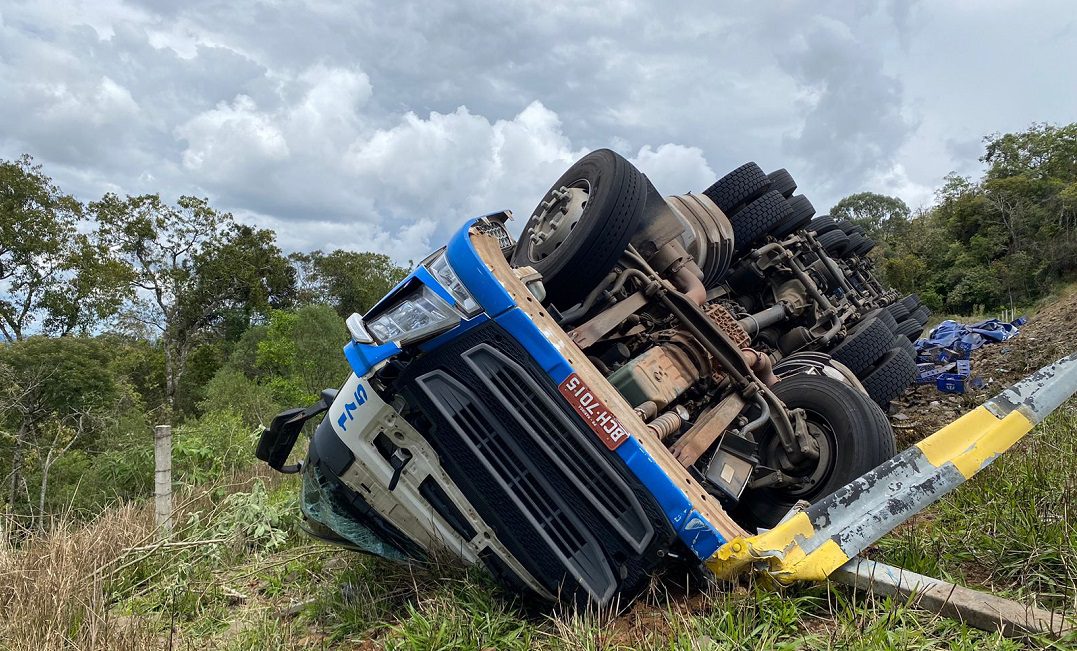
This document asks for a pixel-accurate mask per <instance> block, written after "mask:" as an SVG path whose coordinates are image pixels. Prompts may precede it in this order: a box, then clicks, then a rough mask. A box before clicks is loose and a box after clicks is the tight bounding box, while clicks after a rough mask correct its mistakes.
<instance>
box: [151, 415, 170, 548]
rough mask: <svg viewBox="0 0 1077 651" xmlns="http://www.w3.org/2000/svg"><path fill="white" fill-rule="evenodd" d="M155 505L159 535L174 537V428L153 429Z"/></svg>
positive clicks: (160, 427) (163, 537)
mask: <svg viewBox="0 0 1077 651" xmlns="http://www.w3.org/2000/svg"><path fill="white" fill-rule="evenodd" d="M153 462H154V472H153V503H154V511H155V514H156V516H157V535H158V537H160V538H161V539H165V540H167V539H168V538H171V537H172V426H171V425H158V426H157V427H154V428H153Z"/></svg>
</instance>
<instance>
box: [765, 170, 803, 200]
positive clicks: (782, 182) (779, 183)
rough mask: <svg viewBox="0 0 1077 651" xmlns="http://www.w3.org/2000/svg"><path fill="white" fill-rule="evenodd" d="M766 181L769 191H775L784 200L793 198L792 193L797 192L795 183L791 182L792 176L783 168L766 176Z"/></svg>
mask: <svg viewBox="0 0 1077 651" xmlns="http://www.w3.org/2000/svg"><path fill="white" fill-rule="evenodd" d="M767 179H769V180H770V189H771V190H775V191H777V192H778V194H780V195H782V196H783V197H785V198H786V199H788V198H789V197H791V196H793V193H794V192H796V191H797V183H796V181H794V180H793V175H792V174H790V173H789V172H788V171H786V169H785V168H784V167H783V168H782V169H780V170H774V171H773V172H771V173H770V174H767Z"/></svg>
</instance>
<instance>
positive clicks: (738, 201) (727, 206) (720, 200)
mask: <svg viewBox="0 0 1077 651" xmlns="http://www.w3.org/2000/svg"><path fill="white" fill-rule="evenodd" d="M769 189H770V180H769V179H768V178H767V175H766V174H764V173H763V170H761V169H760V168H759V166H758V165H756V164H755V163H745V164H743V165H741V166H740V167H738V168H737V169H735V170H733V171H732V172H730V173H729V174H726V175H725V176H723V177H722V178H720V179H718V180H717V181H715V182H714V183H713V184H712V185H711V186H710V187H709V188H707V189H706V190H704V191H703V194H705V195H707V196H708V197H710V199H711V201H713V202H714V203H715V204H717V206H718V207H719V208H721V209H722V212H724V213H725V214H726V216H729V215H730V214H732V213H733V212H735V211H736V210H737V209H738V208H740V207H742V206H743V205H744V204H746V203H748V202H749V201H751V200H753V199H755V198H757V197H759V195H761V194H763V193H764V192H766V191H767V190H769Z"/></svg>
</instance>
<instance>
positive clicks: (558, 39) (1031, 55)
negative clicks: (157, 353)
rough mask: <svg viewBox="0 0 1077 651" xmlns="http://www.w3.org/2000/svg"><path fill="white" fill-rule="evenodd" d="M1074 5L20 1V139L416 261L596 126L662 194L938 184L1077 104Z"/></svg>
mask: <svg viewBox="0 0 1077 651" xmlns="http://www.w3.org/2000/svg"><path fill="white" fill-rule="evenodd" d="M1068 9H1069V6H1068V4H1067V3H1065V2H1064V0H1049V1H1048V2H1045V3H1041V5H1037V6H1036V7H1034V8H1032V7H1027V6H1026V7H1020V6H1018V5H1015V4H1011V3H992V4H990V5H983V4H982V3H979V4H960V3H959V4H956V5H938V4H926V3H917V4H915V6H910V5H909V4H908V3H906V2H903V1H900V0H892V1H890V2H887V3H884V4H883V5H880V6H875V5H871V6H867V5H820V4H819V3H814V2H808V1H807V0H789V1H788V2H782V3H777V4H768V3H763V4H760V3H752V2H747V1H743V2H733V3H722V4H720V5H715V4H713V3H706V2H701V1H699V0H690V1H689V2H686V3H677V4H673V5H670V4H668V3H665V4H663V3H653V2H643V1H642V0H611V1H609V2H606V3H603V4H601V5H589V6H588V7H587V8H586V9H581V8H580V7H579V6H578V3H577V4H571V3H552V4H551V3H548V2H539V1H538V0H533V1H528V0H522V1H520V2H510V3H505V2H500V1H498V0H464V1H463V2H458V3H423V4H417V3H413V2H399V3H375V2H374V1H373V0H355V1H354V2H347V3H343V2H340V3H337V2H328V1H318V2H313V3H306V4H295V3H283V4H281V3H276V4H268V5H267V4H264V3H255V2H252V1H251V0H236V2H232V3H226V4H220V3H213V2H208V1H206V0H190V1H189V2H185V3H165V2H158V1H154V0H145V1H136V0H100V1H98V0H76V1H74V2H63V1H61V0H38V1H36V2H28V1H25V0H22V1H20V0H14V1H13V2H8V3H5V4H4V6H3V8H2V9H0V97H3V98H4V101H3V102H0V157H4V158H11V157H14V156H18V155H19V154H21V153H23V152H29V153H31V154H33V155H35V156H36V157H37V159H38V160H39V162H42V163H43V164H44V165H45V167H46V171H47V172H49V173H50V174H52V175H53V176H54V177H55V178H56V180H57V181H58V182H59V183H60V184H61V186H62V187H64V188H65V189H67V190H68V191H70V192H74V193H76V194H77V195H79V196H80V197H82V198H83V199H86V200H92V199H95V198H97V197H98V196H100V194H101V193H102V192H104V191H118V192H129V193H141V192H160V193H162V194H163V195H164V196H166V197H169V198H175V197H177V196H179V195H181V194H198V195H208V196H209V197H210V198H211V200H212V201H213V202H214V204H215V205H218V206H220V207H222V208H224V209H228V210H232V211H233V212H235V213H236V214H237V215H240V216H241V217H242V218H243V219H244V220H248V221H252V222H255V223H258V224H261V225H265V226H270V227H273V228H274V229H275V230H277V232H278V234H279V237H280V240H281V242H282V243H284V244H285V245H286V246H288V247H292V248H332V247H336V246H344V247H349V248H374V249H377V250H384V251H386V252H389V253H390V254H391V255H393V256H394V257H396V258H397V259H399V260H402V261H403V260H406V259H408V258H417V257H419V256H421V255H422V254H423V253H424V252H425V251H426V249H428V248H430V247H431V246H432V245H436V244H438V243H439V241H440V240H441V239H443V238H444V237H445V235H446V234H447V232H448V231H449V230H451V229H453V228H455V226H456V225H457V224H459V223H460V222H461V221H462V220H463V219H465V218H467V217H470V216H473V215H477V214H482V213H485V212H489V211H493V210H499V209H504V208H508V209H512V210H513V211H514V212H515V213H516V214H517V215H518V216H519V217H520V219H518V220H517V222H516V227H517V228H520V227H521V226H522V222H523V220H524V219H525V218H526V217H527V215H528V214H529V211H530V210H532V208H533V207H534V206H535V204H536V203H537V201H538V199H539V198H540V196H541V194H542V193H543V192H544V191H545V190H546V188H547V187H548V185H549V184H550V183H552V182H553V181H554V180H555V179H556V178H557V177H558V176H559V175H560V174H561V172H562V171H563V170H564V169H565V167H567V166H568V165H569V164H571V162H572V161H574V160H575V159H577V158H578V157H580V156H581V155H583V154H584V153H585V152H586V151H588V150H591V149H595V148H598V147H612V148H614V149H616V150H617V151H619V152H621V153H622V154H624V155H626V156H628V157H630V159H632V160H633V161H634V162H635V163H636V164H637V165H638V166H639V167H640V168H641V169H642V170H643V171H644V172H646V173H647V174H648V175H649V176H650V177H651V178H652V180H653V181H654V183H655V184H656V186H657V187H658V189H659V191H661V192H662V193H663V194H674V193H681V192H685V191H690V190H691V191H700V190H702V189H703V188H705V187H706V186H707V185H709V184H710V183H711V182H713V180H714V179H715V178H717V177H718V176H721V175H722V174H723V173H725V172H726V171H728V170H730V169H732V168H734V167H736V166H737V165H739V164H741V163H743V162H745V161H747V160H755V161H757V162H759V163H760V165H762V166H763V167H764V168H766V169H774V168H777V167H787V168H788V169H789V170H790V172H791V173H792V174H793V175H794V176H795V177H796V179H797V181H798V184H799V185H800V188H801V191H802V192H804V193H805V194H807V195H808V196H809V198H810V199H811V200H812V201H813V203H814V204H815V205H816V206H817V207H818V208H819V209H820V212H823V211H824V210H826V208H827V207H828V206H830V205H832V204H833V202H834V201H836V200H837V199H838V198H839V197H841V196H842V195H845V194H849V193H852V192H857V191H863V190H876V191H885V192H892V193H897V194H899V195H901V196H902V197H903V198H905V200H906V201H907V202H908V203H910V205H913V206H915V205H918V204H920V203H922V202H923V201H924V200H925V199H924V198H925V197H927V198H930V196H931V189H932V188H933V187H934V184H936V183H937V182H938V179H941V178H942V176H943V175H945V174H946V173H947V172H948V171H950V170H951V169H959V170H962V171H964V170H969V171H973V170H975V168H976V164H975V161H971V162H970V161H968V160H967V159H968V157H969V155H970V154H969V152H973V154H972V155H975V150H976V143H977V142H978V140H979V137H980V136H982V135H983V134H985V133H990V132H993V131H1007V130H1015V129H1021V128H1023V127H1025V126H1027V125H1028V123H1030V122H1033V121H1036V120H1072V119H1073V117H1072V107H1073V106H1074V105H1075V104H1077V71H1075V70H1074V69H1073V67H1072V66H1069V67H1067V66H1058V65H1054V64H1055V63H1057V62H1058V61H1065V60H1070V59H1073V58H1077V40H1074V39H1072V38H1066V36H1067V34H1068V32H1067V31H1066V30H1067V29H1070V30H1072V27H1069V26H1067V25H1066V24H1061V23H1060V22H1059V20H1058V17H1059V16H1063V15H1067V11H1068ZM999 42H1006V43H1007V44H1008V45H1007V47H1006V48H1001V49H1000V48H998V47H997V43H999ZM1012 52H1022V57H1013V56H1012ZM1033 100H1034V101H1033Z"/></svg>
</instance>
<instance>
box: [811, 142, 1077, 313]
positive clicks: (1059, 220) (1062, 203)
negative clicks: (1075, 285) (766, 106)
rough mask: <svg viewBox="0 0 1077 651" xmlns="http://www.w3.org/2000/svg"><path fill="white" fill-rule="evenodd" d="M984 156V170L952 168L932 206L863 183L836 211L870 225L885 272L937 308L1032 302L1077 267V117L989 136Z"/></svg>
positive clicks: (950, 309) (893, 282) (988, 307)
mask: <svg viewBox="0 0 1077 651" xmlns="http://www.w3.org/2000/svg"><path fill="white" fill-rule="evenodd" d="M980 160H981V161H982V162H983V163H984V164H985V166H986V171H985V173H984V175H983V176H982V178H980V179H979V180H973V179H970V178H965V177H961V176H958V175H956V174H951V175H949V176H947V177H946V179H945V183H944V184H943V186H942V187H941V188H939V190H938V191H937V192H936V193H935V203H934V205H933V206H932V207H931V208H928V209H926V210H921V211H917V212H916V213H912V212H911V211H910V210H909V207H908V206H906V205H905V203H904V202H902V201H901V200H900V199H896V198H893V197H886V196H882V195H878V194H873V193H861V194H854V195H852V196H849V197H846V198H845V199H842V200H841V201H840V202H838V204H837V205H835V206H834V208H832V209H831V214H832V215H837V216H840V217H845V218H847V219H851V220H853V221H856V222H857V223H860V224H861V225H863V226H864V227H865V228H866V229H868V230H869V231H870V232H871V234H872V236H873V237H874V238H875V239H876V240H877V241H878V242H881V243H882V246H879V247H877V248H876V249H875V251H873V252H872V255H873V256H874V257H876V260H877V261H878V264H879V266H880V268H881V269H882V272H883V274H884V276H885V278H886V280H887V282H889V283H890V284H891V285H893V286H895V287H897V288H898V289H900V290H901V291H902V292H904V293H910V292H916V293H917V294H919V295H920V297H921V298H922V299H923V300H924V302H926V303H927V304H928V305H929V306H930V307H931V308H932V309H934V310H936V311H945V312H952V313H958V314H968V313H970V312H972V311H974V310H976V309H980V308H982V309H984V310H987V311H992V310H995V309H997V308H1002V307H1006V308H1009V307H1021V306H1025V305H1028V304H1029V303H1030V302H1032V301H1034V300H1035V299H1038V298H1040V297H1042V296H1044V295H1045V294H1046V293H1047V292H1049V291H1050V290H1051V289H1052V287H1054V286H1055V285H1056V284H1058V283H1059V282H1062V281H1067V280H1071V279H1072V278H1073V277H1074V275H1075V272H1077V123H1075V124H1069V125H1066V126H1052V125H1048V124H1037V125H1033V126H1032V127H1030V128H1029V129H1027V130H1026V131H1023V132H1020V133H1007V134H995V135H991V136H988V137H986V138H984V154H983V156H982V157H981V158H980Z"/></svg>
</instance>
